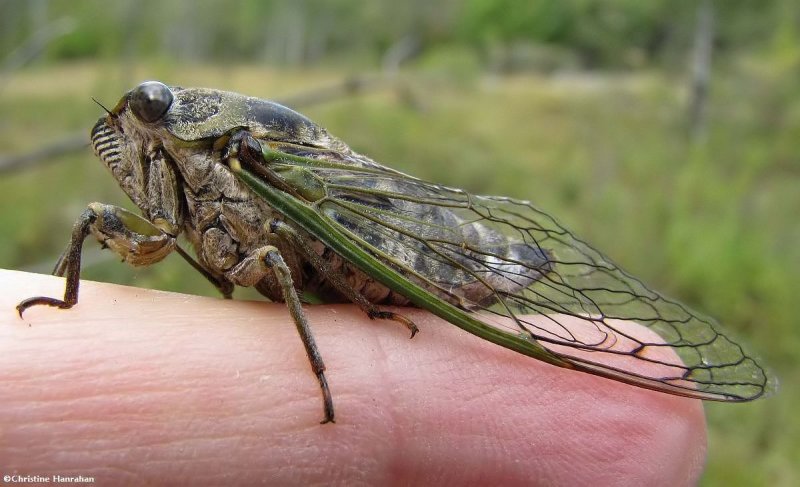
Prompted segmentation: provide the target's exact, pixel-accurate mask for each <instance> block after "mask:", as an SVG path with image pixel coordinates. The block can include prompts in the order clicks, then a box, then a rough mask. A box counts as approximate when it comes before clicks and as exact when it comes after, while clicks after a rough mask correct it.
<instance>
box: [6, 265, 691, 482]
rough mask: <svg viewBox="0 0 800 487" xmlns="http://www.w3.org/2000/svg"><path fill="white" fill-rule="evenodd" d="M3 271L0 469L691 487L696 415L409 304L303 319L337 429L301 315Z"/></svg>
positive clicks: (335, 309)
mask: <svg viewBox="0 0 800 487" xmlns="http://www.w3.org/2000/svg"><path fill="white" fill-rule="evenodd" d="M63 282H64V281H63V279H58V278H53V277H49V276H41V275H36V274H27V273H21V272H13V271H0V287H1V292H0V300H1V301H2V302H1V303H0V309H2V310H3V311H2V313H0V316H2V318H3V323H2V324H0V384H3V386H2V388H0V473H2V474H11V473H19V474H23V475H24V474H30V475H51V474H56V473H57V474H60V475H63V476H68V475H83V476H93V477H95V479H96V482H97V483H99V484H101V485H102V484H106V483H111V482H114V483H125V484H136V485H148V484H163V483H170V484H173V483H175V482H176V481H179V482H183V483H191V484H193V485H194V484H221V483H226V484H252V483H257V482H258V483H268V484H306V485H308V484H331V483H333V484H345V485H392V484H395V485H397V484H402V485H476V484H481V485H492V484H494V485H500V484H502V485H531V484H541V485H578V484H593V485H613V484H626V485H635V484H642V485H690V484H694V483H696V482H697V480H698V478H699V476H700V474H701V472H702V467H703V462H704V459H705V453H706V439H705V437H706V431H705V419H704V416H703V409H702V404H701V402H700V401H697V400H692V399H686V398H681V397H675V396H671V395H667V394H662V393H657V392H652V391H648V390H644V389H640V388H637V387H632V386H628V385H625V384H621V383H617V382H614V381H610V380H607V379H603V378H599V377H593V376H590V375H588V374H582V373H577V372H573V371H568V370H563V369H559V368H556V367H553V366H550V365H547V364H544V363H541V362H539V361H536V360H533V359H531V358H528V357H525V356H522V355H519V354H517V353H514V352H511V351H509V350H505V349H503V348H501V347H499V346H496V345H493V344H491V343H488V342H485V341H482V340H480V339H477V338H475V337H473V336H471V335H468V334H467V333H464V332H462V331H460V330H458V329H457V328H456V327H454V326H452V325H449V324H447V323H445V322H442V321H441V320H439V319H438V318H435V317H433V316H431V315H430V314H428V313H426V312H423V311H419V310H411V309H402V310H399V311H401V312H402V313H403V314H405V315H406V316H408V317H410V318H411V319H413V320H414V321H415V322H416V324H417V325H418V326H419V328H420V333H419V335H418V336H417V337H415V338H414V339H413V340H408V336H407V330H406V329H405V328H403V327H402V326H399V325H398V324H397V323H394V322H384V321H370V320H369V319H367V318H366V317H365V316H364V314H363V313H362V312H361V311H359V310H358V309H357V308H355V307H354V306H351V305H336V306H307V307H306V313H307V314H308V318H309V321H310V323H311V328H312V330H313V332H314V335H315V337H316V339H317V343H318V345H319V348H320V351H321V353H322V356H323V358H324V360H325V364H326V365H327V368H328V369H327V373H326V375H327V376H328V381H329V383H330V385H331V391H332V392H333V399H334V404H335V407H336V418H337V423H336V424H327V425H320V424H318V423H319V421H320V419H321V418H322V408H321V401H320V393H319V387H318V385H317V383H316V379H315V377H314V375H313V374H312V373H311V371H310V369H309V364H308V361H307V359H306V356H305V353H304V351H303V346H302V344H301V342H300V339H299V338H298V336H297V332H296V331H295V327H294V325H293V324H292V322H291V320H290V318H289V315H288V312H287V310H286V307H285V306H284V305H282V304H270V303H255V302H244V301H236V300H226V301H225V300H221V299H212V298H204V297H197V296H187V295H182V294H174V293H165V292H160V291H153V290H147V289H138V288H131V287H124V286H118V285H112V284H100V283H93V282H89V281H82V282H81V294H80V302H79V304H78V305H77V306H75V307H74V308H73V309H71V310H67V311H65V310H58V309H54V308H47V307H34V308H31V309H29V310H28V311H27V312H26V314H25V318H24V320H20V319H19V317H18V316H17V314H16V311H15V310H14V306H15V305H16V304H17V303H18V302H19V301H20V300H22V299H23V298H26V297H30V296H34V295H47V296H60V295H61V294H62V293H63V286H64V284H63Z"/></svg>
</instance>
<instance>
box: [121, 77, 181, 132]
mask: <svg viewBox="0 0 800 487" xmlns="http://www.w3.org/2000/svg"><path fill="white" fill-rule="evenodd" d="M128 103H129V104H130V107H131V110H133V113H134V115H136V116H137V117H138V118H139V119H141V120H142V121H144V122H148V123H152V122H155V121H156V120H158V119H159V118H161V117H162V116H163V115H164V114H165V113H166V112H167V110H168V109H169V106H170V105H171V104H172V92H171V91H169V87H167V85H165V84H164V83H159V82H158V81H145V82H144V83H142V84H140V85H139V86H137V87H136V88H135V89H134V90H133V91H132V92H131V97H130V100H129V101H128Z"/></svg>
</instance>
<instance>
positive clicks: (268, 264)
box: [227, 245, 335, 424]
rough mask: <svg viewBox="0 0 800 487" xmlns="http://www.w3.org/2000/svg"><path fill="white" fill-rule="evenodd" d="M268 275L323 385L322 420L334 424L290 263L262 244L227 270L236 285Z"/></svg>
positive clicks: (321, 367) (328, 394)
mask: <svg viewBox="0 0 800 487" xmlns="http://www.w3.org/2000/svg"><path fill="white" fill-rule="evenodd" d="M269 274H272V275H273V276H275V278H276V280H277V282H278V284H279V286H280V289H281V295H282V297H283V301H284V302H285V303H286V306H287V307H288V308H289V314H291V315H292V319H293V320H294V324H295V326H296V327H297V332H298V333H299V334H300V338H301V339H302V340H303V345H304V346H305V348H306V354H307V355H308V360H309V362H310V363H311V370H313V371H314V374H315V375H316V376H317V380H319V385H320V387H321V388H322V400H323V407H324V410H325V418H324V419H323V420H322V421H321V423H322V424H325V423H334V422H335V421H334V415H333V399H332V398H331V391H330V388H329V387H328V381H327V380H326V379H325V364H324V363H323V362H322V356H321V355H320V353H319V349H318V348H317V343H316V342H315V341H314V336H313V335H312V334H311V328H310V327H309V326H308V320H306V316H305V313H303V305H302V303H301V301H300V297H299V296H298V295H297V291H296V290H295V288H294V281H293V280H292V273H291V271H290V270H289V266H288V265H286V262H285V261H284V260H283V257H282V256H281V253H280V251H279V250H278V248H277V247H275V246H273V245H265V246H263V247H261V248H258V249H256V250H254V251H252V252H251V253H250V254H249V255H248V256H247V257H245V258H244V259H243V260H242V261H241V262H240V263H239V264H237V265H236V267H234V268H233V269H232V270H231V271H229V273H228V275H227V277H228V278H229V279H231V280H232V281H233V282H235V283H236V284H239V285H242V286H250V285H254V284H255V283H256V282H258V281H260V280H261V279H264V278H265V277H267V275H269Z"/></svg>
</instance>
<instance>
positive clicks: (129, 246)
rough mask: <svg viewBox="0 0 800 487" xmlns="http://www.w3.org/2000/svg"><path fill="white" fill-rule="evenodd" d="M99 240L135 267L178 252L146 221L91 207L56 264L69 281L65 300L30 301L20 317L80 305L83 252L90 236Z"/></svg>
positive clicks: (111, 209)
mask: <svg viewBox="0 0 800 487" xmlns="http://www.w3.org/2000/svg"><path fill="white" fill-rule="evenodd" d="M90 233H91V234H93V235H94V236H95V237H97V240H99V241H100V242H101V243H102V244H103V246H104V247H107V248H110V249H111V250H113V251H114V252H116V253H117V254H118V255H119V256H121V257H122V259H123V261H125V262H128V263H130V264H132V265H137V266H140V265H149V264H153V263H155V262H158V261H160V260H161V259H163V258H164V257H166V256H167V254H169V253H170V252H171V251H172V250H173V249H174V248H175V237H174V236H172V235H169V234H167V233H165V232H164V231H163V230H161V229H160V228H158V227H156V226H155V225H153V224H152V223H151V222H149V221H147V220H145V219H144V218H142V217H140V216H137V215H135V214H133V213H131V212H129V211H128V210H125V209H123V208H119V207H116V206H112V205H105V204H102V203H91V204H90V205H89V206H88V207H87V208H86V210H85V211H84V212H83V213H81V216H80V217H78V220H77V221H76V222H75V225H74V226H73V227H72V238H71V239H70V243H69V246H68V247H67V249H66V251H64V253H63V254H62V256H61V258H60V259H59V260H58V263H57V264H56V268H55V270H54V271H53V274H54V275H56V276H61V277H66V280H67V282H66V289H65V291H64V297H63V298H62V299H56V298H50V297H46V296H36V297H33V298H28V299H26V300H24V301H22V302H21V303H19V304H18V305H17V311H18V312H19V315H20V317H21V316H22V313H24V312H25V310H26V309H28V308H30V307H32V306H38V305H46V306H53V307H56V308H62V309H67V308H71V307H72V306H74V305H75V303H77V302H78V288H79V286H80V274H81V249H82V248H83V242H84V240H85V239H86V237H87V236H88V235H89V234H90Z"/></svg>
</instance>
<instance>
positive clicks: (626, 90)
mask: <svg viewBox="0 0 800 487" xmlns="http://www.w3.org/2000/svg"><path fill="white" fill-rule="evenodd" d="M790 68H791V69H795V70H796V67H794V68H792V67H791V66H790ZM790 68H780V67H779V68H774V69H759V67H758V66H756V67H753V65H748V66H743V67H736V66H731V67H728V68H726V72H725V73H723V74H718V75H717V77H716V78H715V84H714V86H713V89H712V99H711V104H710V107H709V123H708V131H707V135H706V137H705V139H704V140H702V141H700V142H694V143H693V142H691V141H689V139H688V137H687V136H686V132H687V131H686V124H685V110H684V103H683V98H682V91H681V89H680V87H681V81H680V80H676V79H672V78H669V77H666V76H663V75H661V74H659V73H637V74H633V75H628V76H620V75H617V76H604V75H600V74H594V75H581V76H572V77H562V78H543V77H536V76H518V77H512V78H504V79H491V80H488V79H483V78H480V77H478V76H473V77H469V76H468V77H466V78H464V77H461V78H459V79H455V78H448V77H447V76H442V75H441V74H437V75H436V76H433V75H430V74H426V73H424V72H411V73H406V77H405V78H404V79H405V86H406V88H405V89H404V90H403V91H402V92H394V91H389V90H387V91H382V92H377V93H373V94H369V95H364V96H359V97H352V98H344V99H339V100H336V101H332V102H330V103H326V104H321V105H316V106H312V107H309V108H307V109H303V112H304V113H305V114H306V115H308V116H310V117H311V118H312V119H314V120H316V121H318V122H319V123H321V124H323V125H324V126H326V127H327V128H328V129H329V130H330V131H331V132H332V133H334V134H335V135H337V136H339V137H340V138H342V139H343V140H345V141H347V142H348V143H349V144H350V145H351V146H353V147H354V148H355V149H356V150H358V151H360V152H363V153H366V154H368V155H370V156H371V157H373V158H375V159H376V160H378V161H381V162H383V163H385V164H387V165H390V166H392V167H394V168H397V169H400V170H403V171H405V172H409V173H411V174H414V175H416V176H418V177H421V178H424V179H428V180H433V181H436V182H441V183H445V184H448V185H452V186H458V187H463V188H465V189H467V190H469V191H471V192H474V193H493V194H503V195H508V196H514V197H519V198H525V199H530V200H532V201H534V202H535V203H536V204H537V205H538V206H539V207H541V208H544V209H546V210H547V211H549V212H550V213H552V214H554V215H556V216H557V217H558V218H559V219H560V220H561V221H562V222H563V223H565V224H566V226H567V227H568V228H571V229H573V230H575V231H576V233H577V234H579V235H581V236H582V237H583V238H584V239H586V240H588V241H589V242H592V243H593V244H594V245H595V246H596V247H597V248H599V249H601V250H603V251H604V252H605V253H607V254H608V255H610V256H611V257H612V258H613V259H614V260H615V261H617V262H618V263H619V264H621V265H622V266H623V267H624V268H626V269H627V270H629V271H631V272H632V273H633V274H635V275H637V276H640V277H641V278H642V279H643V280H644V281H645V282H648V283H650V284H652V285H653V287H654V288H656V289H659V290H662V291H663V292H664V293H666V294H667V295H671V296H674V297H676V298H678V299H681V300H683V301H685V302H686V303H687V304H689V305H690V306H691V307H693V308H697V309H702V310H705V311H707V312H708V313H709V314H711V315H713V316H716V317H717V318H718V319H719V320H720V322H722V323H724V325H725V327H726V328H727V329H729V330H732V331H733V334H734V335H737V336H745V337H747V340H746V341H749V342H750V344H751V345H752V348H753V349H755V350H758V351H759V352H760V353H761V354H762V356H763V358H764V360H765V362H767V363H768V364H770V365H771V366H772V367H773V369H774V371H775V372H776V374H777V375H778V376H779V377H780V378H781V380H782V387H781V390H780V392H779V393H778V395H776V396H775V397H772V398H770V399H768V400H762V401H757V402H755V403H752V404H744V405H727V404H707V406H706V411H707V413H708V421H709V460H708V466H707V471H706V475H705V478H704V483H705V484H707V485H717V484H725V485H757V484H770V485H796V484H797V483H798V482H800V474H798V471H797V467H796V464H797V462H798V460H800V443H799V442H797V438H800V420H798V419H797V415H795V414H793V413H792V406H793V405H794V404H797V403H799V402H800V393H798V391H800V377H799V376H798V374H797V365H798V360H797V351H798V349H800V335H798V333H796V325H797V320H796V319H795V314H794V308H795V306H796V305H795V301H796V298H797V290H798V289H800V277H799V276H800V272H799V271H800V245H798V243H800V223H799V222H798V218H797V211H798V208H800V191H798V187H800V184H799V183H800V161H799V160H798V155H797V154H800V138H798V135H799V133H798V130H800V101H798V100H800V98H798V97H797V95H798V91H800V90H798V89H797V87H795V86H794V84H793V83H791V82H790V81H789V80H791V79H794V78H793V75H792V72H791V71H790ZM126 72H127V73H128V75H129V76H130V77H132V79H134V80H137V81H138V80H141V79H146V78H156V79H161V80H163V81H166V82H168V83H175V84H184V85H202V86H214V87H218V88H224V89H230V90H235V91H240V92H245V93H248V94H252V95H256V96H262V97H271V98H280V97H283V96H286V95H291V94H293V93H295V92H297V91H301V90H303V89H310V88H313V87H314V86H319V85H324V84H326V83H328V82H331V81H334V80H338V79H340V78H341V77H342V76H344V75H345V74H346V73H339V72H335V71H275V70H268V69H261V68H257V67H248V66H227V67H204V66H179V67H176V66H172V65H168V64H164V63H153V64H152V65H149V66H141V67H139V68H138V69H135V70H127V71H126ZM122 73H123V71H122V70H121V69H120V68H119V67H117V66H114V65H99V64H79V65H65V66H57V67H55V68H47V67H41V68H36V69H34V70H31V71H27V72H22V73H19V74H18V75H17V76H16V77H15V78H13V79H12V80H11V81H10V83H9V84H8V85H7V86H6V88H5V90H4V91H3V92H2V93H0V113H2V114H3V116H2V117H0V153H8V152H14V151H25V150H29V149H31V148H34V147H36V146H37V145H39V144H44V143H47V141H49V140H55V139H57V138H58V137H59V136H60V135H61V134H62V133H65V132H69V131H72V130H85V131H87V133H88V129H89V128H90V127H91V125H92V123H93V121H94V120H95V118H96V117H97V116H98V115H99V113H100V112H99V109H98V108H97V107H96V106H95V105H94V104H93V103H91V100H90V97H91V96H94V97H96V98H97V99H98V100H100V101H102V102H103V103H104V104H106V105H113V104H114V103H115V102H116V100H117V98H118V97H119V96H120V94H121V93H122V92H123V91H124V89H127V88H129V87H130V86H131V85H133V84H135V81H132V82H127V81H124V80H123V77H124V75H123V74H122ZM95 200H96V201H103V202H109V203H115V204H121V205H124V206H127V207H129V208H130V207H131V205H130V203H128V202H127V201H126V200H125V197H124V195H123V194H122V192H121V191H120V190H119V189H118V188H117V187H116V183H115V182H114V180H113V179H112V178H111V177H110V176H109V175H108V174H107V173H106V170H105V169H104V168H103V167H102V166H101V164H100V163H99V162H98V161H97V160H96V159H95V158H94V157H93V156H92V155H91V154H90V153H89V151H88V150H87V151H85V153H82V154H79V155H73V156H69V157H64V158H61V159H59V160H57V161H53V163H52V164H50V165H47V166H43V167H38V168H35V169H31V170H27V171H21V172H17V173H13V174H6V175H3V176H2V178H0V208H2V210H1V211H0V265H2V266H3V267H8V268H20V269H36V270H39V271H45V272H46V267H47V266H49V265H51V264H52V263H54V262H55V259H56V257H57V255H58V254H59V253H60V251H61V250H62V249H63V246H64V245H65V244H66V241H67V238H68V235H69V233H70V227H71V224H72V222H73V221H74V219H75V218H76V217H77V215H78V214H79V213H80V211H81V210H82V208H84V207H85V205H86V204H87V203H89V202H90V201H95ZM85 255H88V256H89V257H88V259H89V260H90V261H91V260H92V259H94V258H95V257H96V256H100V255H102V254H101V253H100V252H99V251H98V250H97V249H96V246H95V245H93V244H91V243H90V244H89V245H87V249H86V251H85ZM84 275H85V277H87V278H90V279H97V280H107V281H113V282H118V283H128V284H132V285H136V286H145V287H156V288H161V289H169V290H176V291H183V292H193V293H202V294H210V295H213V294H214V290H213V289H212V288H211V286H209V285H208V284H207V283H205V282H204V281H203V280H202V279H199V278H198V276H197V275H196V274H193V273H192V272H191V270H190V269H189V268H188V267H186V265H185V264H184V263H183V262H181V261H180V259H179V258H177V257H170V258H168V259H167V261H166V262H165V263H163V264H160V265H158V266H154V267H153V268H150V269H130V268H128V267H126V266H122V265H119V264H118V263H117V262H115V261H113V259H112V260H111V261H109V260H102V259H101V260H100V261H99V263H96V264H91V265H88V266H87V267H86V271H85V274H84Z"/></svg>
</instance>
